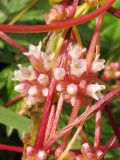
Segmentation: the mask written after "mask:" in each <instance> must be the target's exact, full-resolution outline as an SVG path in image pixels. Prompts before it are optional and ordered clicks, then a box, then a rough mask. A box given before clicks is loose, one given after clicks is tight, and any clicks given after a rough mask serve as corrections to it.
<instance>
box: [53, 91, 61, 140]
mask: <svg viewBox="0 0 120 160" xmlns="http://www.w3.org/2000/svg"><path fill="white" fill-rule="evenodd" d="M63 102H64V98H63V95H62V94H61V95H60V97H59V100H58V104H57V110H56V114H55V118H54V121H53V124H54V125H53V126H52V130H51V137H52V136H54V135H55V132H56V130H57V126H58V121H59V118H60V114H61V111H62V107H63Z"/></svg>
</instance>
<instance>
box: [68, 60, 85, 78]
mask: <svg viewBox="0 0 120 160" xmlns="http://www.w3.org/2000/svg"><path fill="white" fill-rule="evenodd" d="M70 66H71V74H72V75H75V76H76V77H80V76H81V75H82V74H83V73H84V72H85V71H86V66H87V65H86V59H73V60H72V63H71V65H70Z"/></svg>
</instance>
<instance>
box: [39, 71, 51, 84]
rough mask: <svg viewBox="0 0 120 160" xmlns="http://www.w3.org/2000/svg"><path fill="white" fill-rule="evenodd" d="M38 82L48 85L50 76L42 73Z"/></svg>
mask: <svg viewBox="0 0 120 160" xmlns="http://www.w3.org/2000/svg"><path fill="white" fill-rule="evenodd" d="M38 82H39V83H40V84H41V85H44V86H46V85H48V84H49V77H48V76H47V75H46V74H40V75H39V77H38Z"/></svg>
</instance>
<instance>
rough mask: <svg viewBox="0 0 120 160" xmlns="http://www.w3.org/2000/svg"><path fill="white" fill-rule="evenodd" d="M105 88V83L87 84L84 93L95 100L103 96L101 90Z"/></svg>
mask: <svg viewBox="0 0 120 160" xmlns="http://www.w3.org/2000/svg"><path fill="white" fill-rule="evenodd" d="M103 89H105V85H99V84H98V83H96V84H89V85H88V86H87V88H86V94H87V95H88V96H90V97H93V98H94V99H96V100H99V99H101V98H102V97H103V94H102V93H101V91H102V90H103Z"/></svg>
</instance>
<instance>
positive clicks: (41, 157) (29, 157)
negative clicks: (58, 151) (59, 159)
mask: <svg viewBox="0 0 120 160" xmlns="http://www.w3.org/2000/svg"><path fill="white" fill-rule="evenodd" d="M34 159H35V160H46V159H47V153H46V152H45V151H44V150H39V151H38V152H36V151H35V150H34V148H33V147H31V146H28V147H27V148H26V157H25V160H34Z"/></svg>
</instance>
